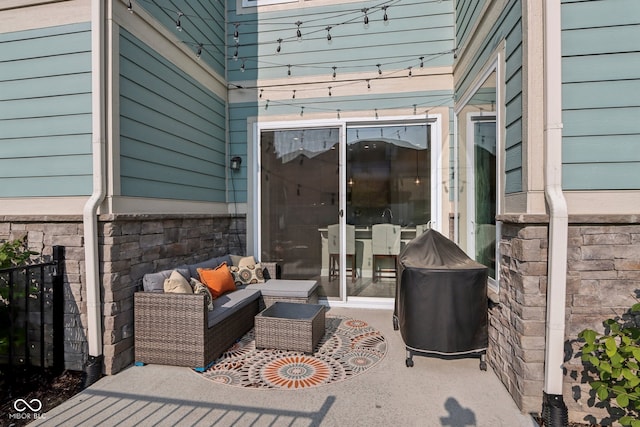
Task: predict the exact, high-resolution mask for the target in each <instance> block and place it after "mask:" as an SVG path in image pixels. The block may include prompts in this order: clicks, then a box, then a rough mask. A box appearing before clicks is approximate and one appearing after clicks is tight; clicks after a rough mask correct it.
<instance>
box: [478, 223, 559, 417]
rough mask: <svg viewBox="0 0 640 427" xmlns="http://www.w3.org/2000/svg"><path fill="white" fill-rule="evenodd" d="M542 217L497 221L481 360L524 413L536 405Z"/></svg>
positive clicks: (540, 366) (544, 237) (540, 368)
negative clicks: (495, 277)
mask: <svg viewBox="0 0 640 427" xmlns="http://www.w3.org/2000/svg"><path fill="white" fill-rule="evenodd" d="M544 219H545V218H544V217H540V216H536V217H532V218H529V220H530V221H532V222H531V223H515V222H512V223H509V222H506V221H505V222H504V223H503V225H502V238H501V240H500V254H501V260H500V261H501V265H500V274H501V276H500V294H499V304H497V305H494V304H492V308H491V309H490V310H489V351H488V354H487V358H488V359H489V363H490V364H491V366H492V367H493V368H494V370H495V372H496V373H497V375H498V377H499V378H500V379H501V381H502V382H503V383H504V385H505V387H506V388H507V389H508V390H509V393H511V395H512V396H513V398H514V400H515V402H516V403H517V404H518V406H519V407H520V409H522V410H523V411H525V412H535V411H539V410H540V406H541V404H542V386H543V380H544V376H543V375H544V347H545V341H544V335H545V315H546V313H545V307H546V284H547V281H546V274H547V242H548V227H547V225H546V224H544V222H543V221H544ZM541 220H542V221H541Z"/></svg>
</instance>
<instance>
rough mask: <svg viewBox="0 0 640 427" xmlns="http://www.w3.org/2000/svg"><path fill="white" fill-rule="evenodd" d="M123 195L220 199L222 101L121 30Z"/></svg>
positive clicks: (223, 198) (223, 131) (223, 158)
mask: <svg viewBox="0 0 640 427" xmlns="http://www.w3.org/2000/svg"><path fill="white" fill-rule="evenodd" d="M120 54H121V56H120V134H121V138H120V175H121V194H122V195H124V196H132V197H149V198H156V197H157V198H163V199H181V200H196V201H208V202H225V201H226V196H225V189H226V186H225V184H226V181H225V179H226V176H225V175H226V170H225V165H226V147H225V144H226V142H225V134H226V124H225V121H226V119H225V118H226V112H225V108H226V107H225V103H224V101H223V100H221V99H220V98H218V97H217V96H216V95H215V94H214V93H212V92H211V91H209V90H208V89H206V88H205V87H204V86H202V85H201V84H200V83H198V82H197V81H195V80H194V79H193V78H191V77H190V76H188V75H187V74H186V73H184V72H183V71H182V70H180V69H179V68H178V67H176V66H175V65H174V64H172V63H170V62H169V61H168V60H166V59H165V58H163V57H162V55H161V54H159V53H158V52H155V51H154V50H152V49H151V48H150V47H149V46H147V45H145V44H144V43H143V42H141V41H140V40H138V39H137V38H135V37H134V36H133V35H131V34H130V33H128V32H126V31H125V30H121V34H120Z"/></svg>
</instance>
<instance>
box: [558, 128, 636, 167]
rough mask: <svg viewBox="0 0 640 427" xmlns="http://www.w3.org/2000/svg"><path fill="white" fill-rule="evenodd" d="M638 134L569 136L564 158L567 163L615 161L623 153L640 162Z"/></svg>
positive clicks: (630, 159)
mask: <svg viewBox="0 0 640 427" xmlns="http://www.w3.org/2000/svg"><path fill="white" fill-rule="evenodd" d="M638 144H639V143H638V136H637V135H633V134H630V135H603V136H567V135H566V134H565V135H564V138H563V144H562V150H563V153H562V158H563V159H564V161H565V162H566V163H569V162H571V163H615V162H618V161H620V156H621V154H624V156H625V157H624V158H625V160H626V161H629V162H636V163H637V162H640V150H638Z"/></svg>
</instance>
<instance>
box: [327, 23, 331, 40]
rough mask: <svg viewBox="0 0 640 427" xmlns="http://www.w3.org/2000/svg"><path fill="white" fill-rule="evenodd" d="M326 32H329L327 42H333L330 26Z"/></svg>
mask: <svg viewBox="0 0 640 427" xmlns="http://www.w3.org/2000/svg"><path fill="white" fill-rule="evenodd" d="M326 30H327V40H329V41H331V26H328V27H327V28H326Z"/></svg>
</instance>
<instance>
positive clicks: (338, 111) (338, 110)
mask: <svg viewBox="0 0 640 427" xmlns="http://www.w3.org/2000/svg"><path fill="white" fill-rule="evenodd" d="M336 112H337V115H338V120H340V109H339V108H338V109H337V110H336Z"/></svg>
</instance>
